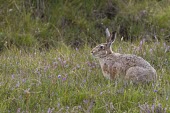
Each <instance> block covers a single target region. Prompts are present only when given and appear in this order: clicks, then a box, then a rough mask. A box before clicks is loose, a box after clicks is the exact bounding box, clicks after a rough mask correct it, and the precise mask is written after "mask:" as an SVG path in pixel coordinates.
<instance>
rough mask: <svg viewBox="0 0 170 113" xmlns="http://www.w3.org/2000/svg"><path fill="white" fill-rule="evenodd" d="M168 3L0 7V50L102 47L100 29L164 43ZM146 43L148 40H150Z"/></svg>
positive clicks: (119, 0)
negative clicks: (15, 47)
mask: <svg viewBox="0 0 170 113" xmlns="http://www.w3.org/2000/svg"><path fill="white" fill-rule="evenodd" d="M169 4H170V2H169V1H168V0H164V1H158V0H152V1H148V0H144V1H138V0H135V1H132V0H127V1H124V0H114V1H112V0H108V1H103V0H100V1H98V2H96V1H95V0H88V1H80V0H73V1H69V2H68V1H67V0H66V1H62V0H58V1H52V0H51V1H45V0H37V1H31V0H30V1H26V0H25V1H23V0H7V1H6V2H3V1H1V2H0V7H1V11H0V20H1V21H0V25H1V26H2V27H1V28H0V37H1V38H0V49H1V50H2V49H3V48H5V45H6V46H7V47H8V48H11V47H12V45H15V46H17V47H19V48H22V47H24V48H26V47H29V48H35V47H36V48H41V49H42V48H50V47H55V46H56V45H57V44H58V42H60V41H63V42H64V43H66V44H69V45H71V46H72V47H80V46H83V45H84V44H90V45H93V44H95V43H96V42H102V37H103V36H104V35H103V34H104V33H103V31H104V28H105V27H109V28H110V29H113V30H116V31H117V32H118V35H119V36H120V37H124V39H125V40H126V39H127V40H135V39H142V38H146V37H147V36H149V37H150V38H151V37H152V38H158V39H163V40H164V39H167V40H169V32H168V31H169V26H168V25H169V20H168V19H169ZM150 38H149V39H150Z"/></svg>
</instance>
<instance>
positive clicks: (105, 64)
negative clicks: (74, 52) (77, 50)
mask: <svg viewBox="0 0 170 113" xmlns="http://www.w3.org/2000/svg"><path fill="white" fill-rule="evenodd" d="M107 32H108V31H107ZM107 32H106V33H107ZM107 36H109V35H107ZM111 36H112V37H111ZM111 36H110V37H108V38H110V39H108V40H109V42H107V43H102V44H100V45H98V46H96V47H95V48H93V49H92V52H91V53H92V55H93V56H94V57H96V58H97V59H98V60H99V62H100V65H101V68H102V72H103V75H104V76H105V77H107V78H109V79H114V78H115V77H116V76H123V77H124V78H125V79H128V80H132V81H133V82H135V83H136V82H148V81H153V80H156V76H157V73H156V70H155V69H154V68H153V67H152V66H151V65H150V64H149V63H148V62H147V61H146V60H144V59H143V58H141V57H139V56H136V55H131V54H120V53H114V52H113V51H112V49H111V45H112V43H113V41H114V39H115V38H114V37H113V36H114V35H113V34H112V35H111Z"/></svg>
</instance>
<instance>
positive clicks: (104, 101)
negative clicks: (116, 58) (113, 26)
mask: <svg viewBox="0 0 170 113" xmlns="http://www.w3.org/2000/svg"><path fill="white" fill-rule="evenodd" d="M127 48H128V49H127ZM90 50H91V48H90V47H88V46H85V47H82V48H80V49H71V48H70V47H69V46H66V45H65V44H63V43H61V44H60V46H59V47H58V48H57V49H55V48H53V49H50V50H44V51H41V52H40V51H39V50H36V49H35V50H34V51H29V52H27V51H25V50H22V49H17V48H13V49H11V50H6V51H5V52H3V53H1V55H0V59H1V63H0V69H1V70H0V72H1V73H0V74H1V76H0V80H1V82H0V87H1V90H0V94H1V96H0V100H1V101H0V112H1V113H2V112H17V113H20V112H23V113H26V112H37V113H38V112H39V113H43V112H47V113H56V112H58V113H63V112H72V113H76V112H77V113H80V112H82V113H83V112H85V113H88V112H89V113H92V112H94V113H104V112H107V113H113V112H115V113H123V112H124V113H137V112H141V113H143V112H144V113H145V112H156V113H163V112H165V111H166V112H170V106H169V105H170V101H169V99H170V76H169V74H170V71H169V70H170V66H169V65H170V57H169V56H170V53H169V52H166V51H165V50H166V45H164V43H161V42H155V43H151V44H147V43H143V44H142V45H140V44H139V43H136V44H130V43H129V42H120V41H116V44H114V45H113V50H114V51H115V52H120V53H131V54H137V55H140V56H142V57H143V58H145V59H146V60H148V61H149V62H150V63H151V65H153V66H154V67H155V69H156V70H157V73H158V80H157V81H156V84H148V85H146V84H139V85H137V86H136V85H133V84H130V83H129V85H126V86H125V85H124V83H123V80H121V79H116V80H115V81H110V80H107V79H106V78H104V77H103V75H102V72H101V69H100V66H99V63H98V61H96V60H95V59H94V58H93V57H92V56H91V55H90ZM143 51H144V52H143Z"/></svg>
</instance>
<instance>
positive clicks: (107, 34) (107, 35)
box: [105, 28, 110, 39]
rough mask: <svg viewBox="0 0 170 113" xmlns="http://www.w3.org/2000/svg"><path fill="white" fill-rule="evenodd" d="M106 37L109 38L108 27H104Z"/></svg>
mask: <svg viewBox="0 0 170 113" xmlns="http://www.w3.org/2000/svg"><path fill="white" fill-rule="evenodd" d="M105 32H106V38H107V39H108V38H110V32H109V29H108V28H106V31H105Z"/></svg>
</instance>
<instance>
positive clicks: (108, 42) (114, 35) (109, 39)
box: [106, 29, 116, 46]
mask: <svg viewBox="0 0 170 113" xmlns="http://www.w3.org/2000/svg"><path fill="white" fill-rule="evenodd" d="M106 31H108V30H107V29H106ZM109 34H110V32H109ZM106 38H107V46H111V45H112V43H113V42H114V41H115V39H116V31H113V32H112V34H111V35H110V36H109V37H107V33H106Z"/></svg>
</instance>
